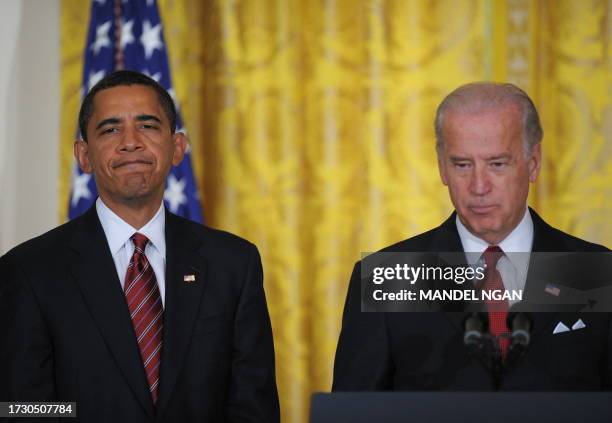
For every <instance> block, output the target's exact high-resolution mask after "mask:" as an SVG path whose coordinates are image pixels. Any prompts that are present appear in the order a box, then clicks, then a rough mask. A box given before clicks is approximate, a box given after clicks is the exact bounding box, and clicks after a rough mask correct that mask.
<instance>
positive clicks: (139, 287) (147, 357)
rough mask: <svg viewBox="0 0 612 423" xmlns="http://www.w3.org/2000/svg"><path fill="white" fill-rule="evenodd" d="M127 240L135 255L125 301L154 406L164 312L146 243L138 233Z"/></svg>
mask: <svg viewBox="0 0 612 423" xmlns="http://www.w3.org/2000/svg"><path fill="white" fill-rule="evenodd" d="M130 239H131V240H132V242H133V243H134V254H133V255H132V259H131V260H130V264H129V265H128V268H127V272H126V275H125V284H124V291H125V299H126V300H127V303H128V308H129V310H130V315H131V317H132V325H133V326H134V332H135V333H136V339H137V340H138V348H139V349H140V357H141V358H142V363H143V365H144V370H145V373H146V375H147V381H148V382H149V390H150V392H151V398H152V399H153V403H154V404H155V402H156V401H157V396H158V392H159V389H158V387H159V365H160V361H161V347H162V327H163V323H162V315H163V312H164V309H163V307H162V302H161V295H160V294H159V287H158V286H157V279H155V272H154V271H153V268H152V267H151V263H149V260H147V256H145V253H144V252H145V247H146V245H147V243H148V242H149V239H148V238H147V237H146V236H144V235H142V234H139V233H135V234H134V235H132V237H131V238H130Z"/></svg>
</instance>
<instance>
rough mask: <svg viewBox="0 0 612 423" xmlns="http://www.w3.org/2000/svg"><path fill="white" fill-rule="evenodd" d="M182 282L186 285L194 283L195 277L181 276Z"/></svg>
mask: <svg viewBox="0 0 612 423" xmlns="http://www.w3.org/2000/svg"><path fill="white" fill-rule="evenodd" d="M183 282H187V283H192V282H195V275H185V276H183Z"/></svg>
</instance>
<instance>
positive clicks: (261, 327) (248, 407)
mask: <svg viewBox="0 0 612 423" xmlns="http://www.w3.org/2000/svg"><path fill="white" fill-rule="evenodd" d="M233 336H234V339H233V344H234V356H233V359H232V368H231V372H232V374H231V388H230V396H229V400H228V402H227V416H228V420H229V421H231V422H271V423H275V422H279V421H280V411H279V404H278V394H277V390H276V376H275V370H274V343H273V340H272V327H271V324H270V317H269V315H268V307H267V305H266V297H265V293H264V289H263V270H262V266H261V258H260V256H259V252H258V251H257V248H256V247H255V246H251V249H250V253H249V259H248V265H247V270H246V273H245V280H244V283H243V287H242V292H241V294H240V299H239V301H238V307H237V311H236V317H235V322H234V335H233Z"/></svg>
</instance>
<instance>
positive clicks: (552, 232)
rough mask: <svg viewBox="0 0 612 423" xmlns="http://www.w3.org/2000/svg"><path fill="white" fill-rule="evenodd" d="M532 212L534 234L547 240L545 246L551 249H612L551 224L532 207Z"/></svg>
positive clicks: (596, 250) (599, 250) (598, 250)
mask: <svg viewBox="0 0 612 423" xmlns="http://www.w3.org/2000/svg"><path fill="white" fill-rule="evenodd" d="M530 212H531V218H532V220H533V225H534V232H535V233H534V236H536V237H539V238H540V240H545V246H546V247H548V249H550V250H551V251H576V252H580V251H584V252H604V251H610V250H609V249H608V248H607V247H605V246H603V245H599V244H595V243H593V242H589V241H586V240H584V239H581V238H578V237H576V236H574V235H570V234H568V233H566V232H563V231H561V230H559V229H557V228H555V227H553V226H551V225H549V224H548V223H546V222H545V221H544V219H542V218H541V217H540V216H539V215H538V214H537V213H536V212H535V211H534V210H532V209H530ZM534 241H535V240H534Z"/></svg>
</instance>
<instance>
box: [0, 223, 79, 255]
mask: <svg viewBox="0 0 612 423" xmlns="http://www.w3.org/2000/svg"><path fill="white" fill-rule="evenodd" d="M77 221H78V219H75V220H71V221H69V222H66V223H64V224H62V225H60V226H57V227H56V228H53V229H51V230H49V231H47V232H45V233H43V234H42V235H39V236H37V237H34V238H32V239H29V240H27V241H24V242H22V243H21V244H19V245H17V246H16V247H14V248H12V249H11V250H9V251H8V252H7V253H6V254H5V257H6V258H10V257H13V258H15V259H18V260H19V259H27V260H32V259H35V258H36V257H37V256H38V255H40V254H51V255H54V254H57V252H58V251H59V250H60V249H61V248H62V247H64V246H66V245H68V243H69V240H70V238H71V236H72V234H73V233H74V231H75V228H76V227H77V225H78V223H77Z"/></svg>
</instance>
